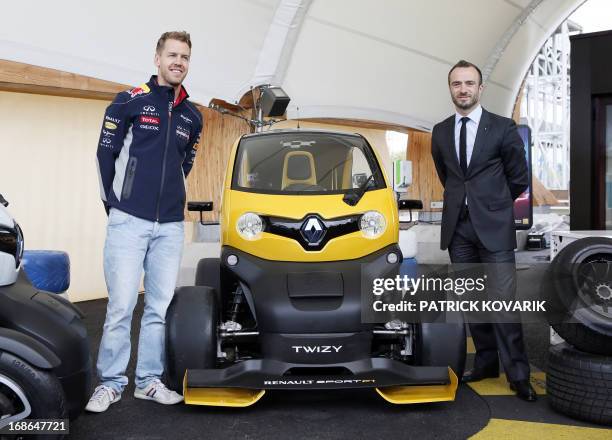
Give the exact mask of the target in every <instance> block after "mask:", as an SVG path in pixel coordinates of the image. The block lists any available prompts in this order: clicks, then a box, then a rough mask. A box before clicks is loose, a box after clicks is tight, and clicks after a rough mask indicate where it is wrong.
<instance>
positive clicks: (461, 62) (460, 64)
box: [190, 46, 482, 85]
mask: <svg viewBox="0 0 612 440" xmlns="http://www.w3.org/2000/svg"><path fill="white" fill-rule="evenodd" d="M190 47H191V46H190ZM458 67H473V68H474V69H476V72H478V80H479V82H478V85H481V84H482V72H481V71H480V69H479V68H478V66H477V65H476V64H472V63H470V62H469V61H465V60H459V61H457V64H455V65H454V66H453V67H451V70H449V71H448V83H449V84H450V76H451V73H453V70H455V69H456V68H458Z"/></svg>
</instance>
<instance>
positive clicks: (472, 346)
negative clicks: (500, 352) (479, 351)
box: [467, 336, 476, 354]
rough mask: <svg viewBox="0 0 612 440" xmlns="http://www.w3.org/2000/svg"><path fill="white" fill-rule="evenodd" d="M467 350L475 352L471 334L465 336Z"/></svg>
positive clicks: (470, 352)
mask: <svg viewBox="0 0 612 440" xmlns="http://www.w3.org/2000/svg"><path fill="white" fill-rule="evenodd" d="M467 352H468V354H474V353H476V347H475V346H474V340H473V339H472V337H471V336H470V337H469V338H467Z"/></svg>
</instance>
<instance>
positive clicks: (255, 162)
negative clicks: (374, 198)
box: [232, 132, 385, 194]
mask: <svg viewBox="0 0 612 440" xmlns="http://www.w3.org/2000/svg"><path fill="white" fill-rule="evenodd" d="M372 175H373V177H372V178H370V176H372ZM368 179H369V181H368ZM366 182H367V186H366V188H365V189H366V190H371V189H380V188H385V182H384V179H383V177H382V174H381V172H380V168H379V167H378V163H377V161H376V159H375V157H374V154H373V153H372V149H371V147H370V146H369V145H368V143H367V142H366V141H365V139H364V138H362V137H361V136H355V135H349V134H341V133H313V132H290V133H287V132H280V133H266V134H262V135H256V136H248V137H245V138H244V139H242V140H241V141H240V145H239V146H238V152H237V154H236V162H235V164H234V175H233V180H232V188H233V189H240V190H244V191H252V192H260V193H271V194H286V193H308V194H329V193H344V192H346V191H348V190H350V189H357V188H360V187H361V186H362V185H366Z"/></svg>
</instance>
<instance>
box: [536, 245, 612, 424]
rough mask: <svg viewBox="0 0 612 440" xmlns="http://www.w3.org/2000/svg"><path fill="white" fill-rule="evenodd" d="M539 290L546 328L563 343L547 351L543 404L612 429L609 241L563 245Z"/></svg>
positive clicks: (611, 265) (611, 250)
mask: <svg viewBox="0 0 612 440" xmlns="http://www.w3.org/2000/svg"><path fill="white" fill-rule="evenodd" d="M544 288H545V290H544V292H543V293H544V295H545V297H546V300H547V303H548V307H549V309H548V310H549V313H550V315H549V321H550V323H551V326H552V327H553V328H554V329H555V331H556V332H557V333H558V334H559V335H560V336H561V337H562V338H563V339H565V341H566V342H565V343H562V344H557V345H554V346H551V347H550V349H549V354H548V371H547V376H546V388H547V394H548V400H549V402H550V404H551V406H552V407H553V409H555V410H557V411H559V412H561V413H563V414H566V415H568V416H570V417H574V418H577V419H581V420H585V421H588V422H594V423H599V424H604V425H612V240H611V239H609V238H603V237H589V238H583V239H580V240H576V241H574V242H572V243H570V244H568V245H567V246H566V247H564V248H563V249H562V250H561V251H560V252H559V253H558V254H557V256H556V257H555V259H554V260H553V261H552V262H551V264H550V268H549V271H548V273H547V275H546V280H545V283H544Z"/></svg>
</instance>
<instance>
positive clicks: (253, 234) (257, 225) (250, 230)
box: [236, 212, 263, 240]
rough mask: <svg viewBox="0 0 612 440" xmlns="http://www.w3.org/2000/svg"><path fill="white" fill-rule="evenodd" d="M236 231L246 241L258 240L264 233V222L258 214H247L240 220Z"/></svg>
mask: <svg viewBox="0 0 612 440" xmlns="http://www.w3.org/2000/svg"><path fill="white" fill-rule="evenodd" d="M236 230H237V231H238V234H240V236H241V237H242V238H244V239H246V240H257V239H258V238H259V237H261V233H262V232H263V221H262V220H261V217H260V216H258V215H257V214H255V213H252V212H247V213H246V214H242V215H241V216H240V217H239V218H238V221H237V222H236Z"/></svg>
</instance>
